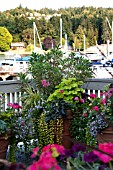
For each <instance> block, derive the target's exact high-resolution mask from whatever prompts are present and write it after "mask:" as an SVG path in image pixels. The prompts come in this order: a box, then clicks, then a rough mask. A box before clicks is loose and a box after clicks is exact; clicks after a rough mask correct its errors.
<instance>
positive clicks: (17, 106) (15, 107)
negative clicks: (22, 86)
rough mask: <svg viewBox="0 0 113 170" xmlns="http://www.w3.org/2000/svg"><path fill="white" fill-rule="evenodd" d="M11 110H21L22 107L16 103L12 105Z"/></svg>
mask: <svg viewBox="0 0 113 170" xmlns="http://www.w3.org/2000/svg"><path fill="white" fill-rule="evenodd" d="M12 108H13V109H21V108H22V106H20V105H19V104H18V103H14V104H13V105H12Z"/></svg>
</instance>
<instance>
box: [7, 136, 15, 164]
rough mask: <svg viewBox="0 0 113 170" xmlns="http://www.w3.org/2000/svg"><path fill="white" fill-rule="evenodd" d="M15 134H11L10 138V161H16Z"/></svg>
mask: <svg viewBox="0 0 113 170" xmlns="http://www.w3.org/2000/svg"><path fill="white" fill-rule="evenodd" d="M15 143H16V142H15V136H13V135H12V136H11V138H10V146H9V152H8V161H9V162H13V163H14V162H16V155H15V154H16V144H15Z"/></svg>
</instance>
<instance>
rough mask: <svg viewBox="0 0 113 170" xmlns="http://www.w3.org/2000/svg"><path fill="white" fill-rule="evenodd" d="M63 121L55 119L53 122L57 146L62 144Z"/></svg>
mask: <svg viewBox="0 0 113 170" xmlns="http://www.w3.org/2000/svg"><path fill="white" fill-rule="evenodd" d="M62 132H63V119H61V118H57V119H56V121H55V138H56V143H57V144H62Z"/></svg>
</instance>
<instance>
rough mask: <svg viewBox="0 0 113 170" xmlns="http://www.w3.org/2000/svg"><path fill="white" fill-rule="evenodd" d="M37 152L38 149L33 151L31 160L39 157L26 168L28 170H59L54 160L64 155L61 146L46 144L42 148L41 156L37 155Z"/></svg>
mask: <svg viewBox="0 0 113 170" xmlns="http://www.w3.org/2000/svg"><path fill="white" fill-rule="evenodd" d="M38 151H39V148H38V147H37V148H34V149H33V154H32V155H31V158H34V157H36V156H39V159H38V161H34V162H33V164H32V165H30V166H29V167H28V170H52V169H54V170H61V167H60V166H59V165H58V162H57V159H56V158H57V157H58V156H59V155H64V153H65V149H64V147H63V146H62V145H58V144H48V145H47V146H44V147H43V148H42V153H41V155H39V154H38Z"/></svg>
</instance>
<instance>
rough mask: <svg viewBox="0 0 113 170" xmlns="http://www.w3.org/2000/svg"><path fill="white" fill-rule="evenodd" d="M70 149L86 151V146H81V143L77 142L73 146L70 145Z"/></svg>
mask: <svg viewBox="0 0 113 170" xmlns="http://www.w3.org/2000/svg"><path fill="white" fill-rule="evenodd" d="M72 151H73V152H79V151H83V152H84V151H86V147H85V146H83V145H81V144H79V143H77V144H75V145H74V146H73V147H72Z"/></svg>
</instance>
